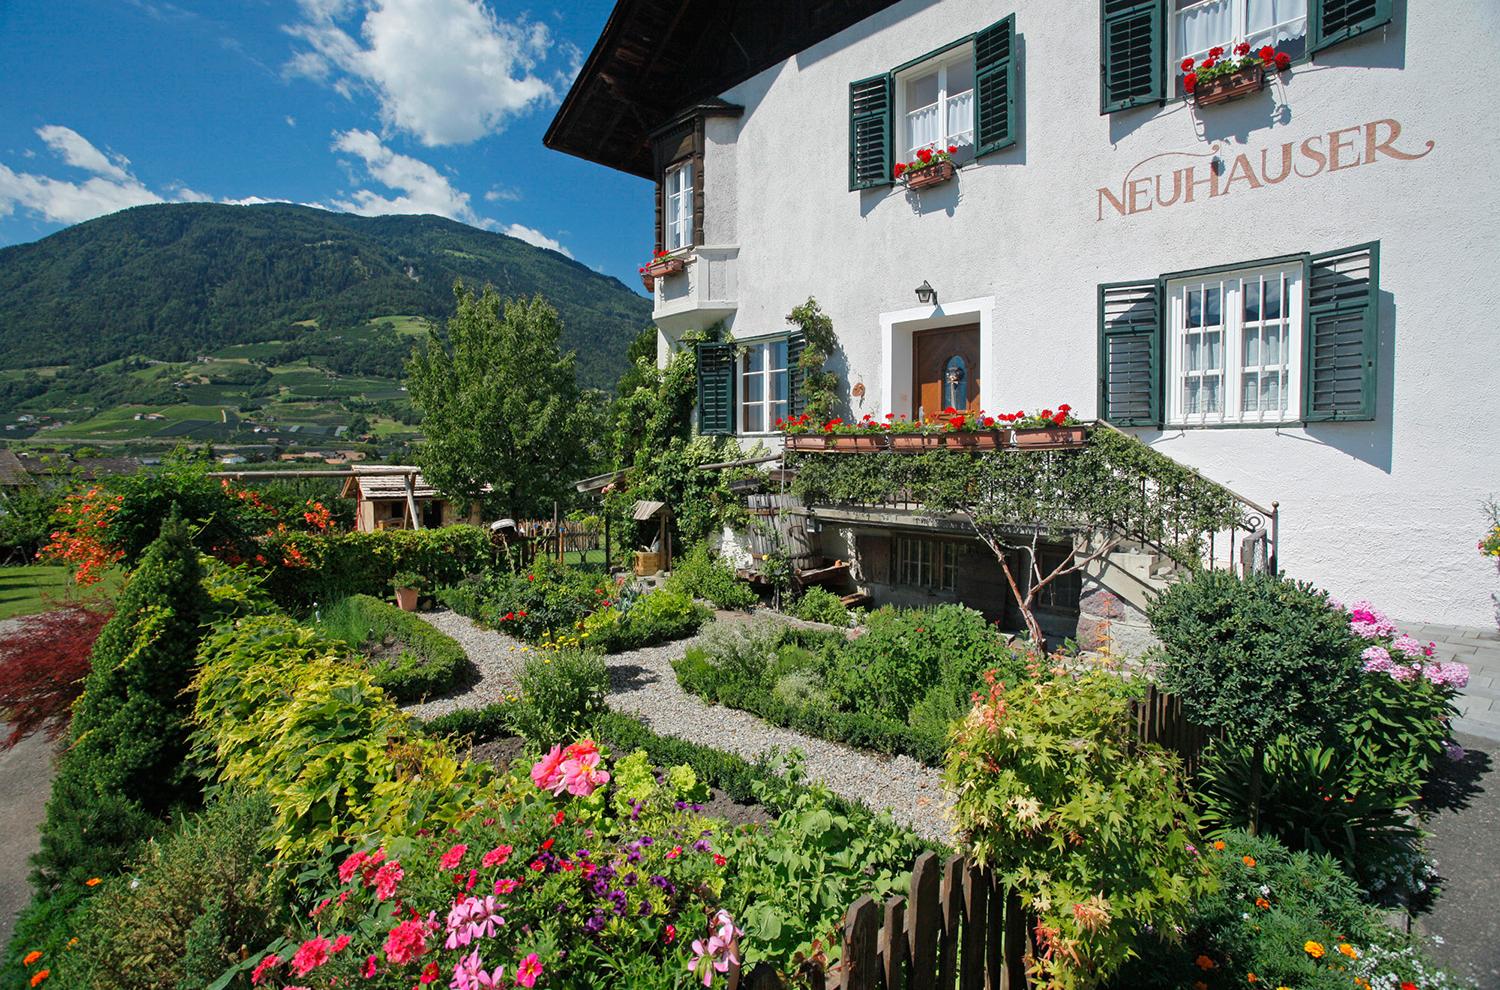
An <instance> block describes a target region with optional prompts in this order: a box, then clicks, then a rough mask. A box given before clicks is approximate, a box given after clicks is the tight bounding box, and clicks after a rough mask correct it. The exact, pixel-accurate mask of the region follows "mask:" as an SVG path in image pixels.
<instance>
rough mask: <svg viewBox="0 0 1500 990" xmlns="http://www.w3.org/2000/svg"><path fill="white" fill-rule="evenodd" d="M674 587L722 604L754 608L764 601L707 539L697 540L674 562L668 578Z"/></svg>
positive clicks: (676, 589)
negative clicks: (719, 555)
mask: <svg viewBox="0 0 1500 990" xmlns="http://www.w3.org/2000/svg"><path fill="white" fill-rule="evenodd" d="M666 586H667V587H668V588H670V589H672V590H673V591H678V592H681V593H682V594H685V595H690V596H692V597H693V598H702V599H704V600H706V601H710V602H713V603H714V605H715V606H716V607H718V608H730V609H743V608H752V607H754V606H755V604H756V603H757V602H759V601H760V596H759V595H757V594H756V593H755V589H754V588H752V587H750V585H748V584H747V583H745V582H744V581H741V580H740V579H739V578H738V577H736V576H735V573H734V569H733V568H731V567H730V566H729V565H728V564H725V563H724V562H723V561H721V560H719V559H717V558H716V557H715V556H714V555H713V551H711V550H710V549H709V546H708V544H707V543H706V542H703V543H696V544H694V545H693V547H692V549H690V550H689V551H688V552H687V553H685V554H683V555H682V556H680V557H678V558H677V559H676V560H674V561H673V562H672V573H671V576H669V577H668V578H667V585H666Z"/></svg>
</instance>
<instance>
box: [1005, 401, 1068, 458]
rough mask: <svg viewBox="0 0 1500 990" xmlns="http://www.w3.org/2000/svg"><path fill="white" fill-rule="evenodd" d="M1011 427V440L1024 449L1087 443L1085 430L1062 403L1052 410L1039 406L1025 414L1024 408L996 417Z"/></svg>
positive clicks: (1054, 447)
mask: <svg viewBox="0 0 1500 990" xmlns="http://www.w3.org/2000/svg"><path fill="white" fill-rule="evenodd" d="M999 419H1000V420H1001V421H1003V422H1007V423H1010V424H1011V426H1012V430H1011V438H1012V442H1013V443H1014V444H1015V445H1016V446H1017V447H1021V448H1024V449H1027V450H1048V449H1056V448H1062V447H1082V446H1083V445H1084V444H1085V443H1086V442H1088V431H1087V429H1086V428H1085V427H1084V426H1083V424H1082V423H1080V422H1078V420H1077V419H1075V418H1073V407H1072V406H1070V405H1068V404H1067V403H1066V402H1064V403H1063V404H1062V405H1060V406H1058V407H1057V409H1056V411H1053V410H1051V409H1043V410H1042V411H1041V412H1039V413H1030V414H1028V413H1027V412H1026V411H1025V410H1020V411H1018V412H1014V413H1009V414H1007V415H1004V416H1000V417H999Z"/></svg>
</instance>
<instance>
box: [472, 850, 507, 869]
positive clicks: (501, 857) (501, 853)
mask: <svg viewBox="0 0 1500 990" xmlns="http://www.w3.org/2000/svg"><path fill="white" fill-rule="evenodd" d="M510 854H511V848H510V846H496V847H495V848H493V849H491V850H490V851H489V852H487V853H485V854H484V858H483V859H481V860H480V861H479V862H480V864H481V865H483V866H485V867H491V866H504V865H505V861H506V860H508V859H510Z"/></svg>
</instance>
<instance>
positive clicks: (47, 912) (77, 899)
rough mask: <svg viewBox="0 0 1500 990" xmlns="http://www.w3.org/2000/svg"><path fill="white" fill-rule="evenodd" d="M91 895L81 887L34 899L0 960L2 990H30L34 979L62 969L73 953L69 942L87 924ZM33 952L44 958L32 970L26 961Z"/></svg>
mask: <svg viewBox="0 0 1500 990" xmlns="http://www.w3.org/2000/svg"><path fill="white" fill-rule="evenodd" d="M87 891H88V888H87V887H84V886H83V885H82V884H79V885H77V886H71V887H63V888H61V889H59V890H57V891H55V892H52V893H50V894H37V895H35V896H33V897H32V899H31V902H30V903H29V904H27V905H26V907H25V908H24V909H23V910H22V911H21V913H20V915H19V916H17V918H16V927H15V931H14V932H13V933H12V934H11V937H10V944H9V945H7V946H6V948H5V954H4V957H3V958H0V990H28V984H29V982H30V978H31V977H32V975H34V974H35V973H37V972H40V971H41V970H44V969H45V970H48V971H49V972H50V971H52V970H54V969H56V968H57V967H58V966H60V965H62V963H63V960H64V959H65V958H66V957H67V955H68V954H69V953H70V952H71V951H72V950H71V949H70V948H69V947H68V941H69V940H70V939H72V938H73V937H74V936H75V935H77V934H78V930H79V926H80V925H81V924H82V922H83V916H84V910H85V908H86V906H87V899H86V892H87ZM33 952H36V953H40V956H39V957H38V958H37V960H36V962H35V963H33V964H32V965H30V966H28V965H27V964H25V963H23V962H22V960H23V959H25V958H26V957H27V956H29V955H30V954H31V953H33ZM49 978H50V977H49Z"/></svg>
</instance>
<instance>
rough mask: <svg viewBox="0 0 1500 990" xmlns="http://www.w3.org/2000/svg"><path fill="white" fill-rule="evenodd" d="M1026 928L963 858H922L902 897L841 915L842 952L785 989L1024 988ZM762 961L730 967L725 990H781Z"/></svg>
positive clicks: (984, 875)
mask: <svg viewBox="0 0 1500 990" xmlns="http://www.w3.org/2000/svg"><path fill="white" fill-rule="evenodd" d="M1031 929H1032V925H1031V922H1030V920H1029V918H1028V917H1027V915H1026V913H1025V912H1024V911H1023V910H1022V908H1021V902H1020V898H1019V897H1018V896H1017V895H1016V894H1015V893H1013V892H1010V891H1008V890H1006V889H1004V888H1003V887H1002V886H1001V885H1000V884H998V883H997V881H996V877H995V875H994V873H993V872H991V871H990V870H987V869H985V868H983V867H981V866H979V865H978V864H976V863H975V862H973V861H972V860H970V859H967V858H965V857H962V856H949V857H948V858H947V859H939V857H938V856H937V854H936V853H931V852H927V853H923V854H922V855H921V856H919V857H917V861H916V863H915V864H913V866H912V871H911V887H910V890H909V891H908V893H907V894H906V896H904V897H902V896H893V897H891V898H889V899H887V900H886V901H885V902H884V903H880V902H877V901H876V900H875V899H874V898H872V897H870V896H868V895H866V896H864V897H861V898H860V899H859V900H857V901H855V902H854V903H853V904H852V905H851V906H850V908H849V911H848V913H847V914H846V915H845V918H844V931H843V954H842V956H841V957H840V960H839V962H838V963H836V964H835V965H834V966H832V967H831V968H830V969H828V970H826V971H825V970H824V969H823V968H822V967H821V966H819V965H818V964H816V963H809V964H806V965H804V966H803V968H802V970H801V971H800V972H799V973H798V974H797V977H796V979H795V980H794V981H793V983H792V984H791V985H793V986H797V987H803V986H806V987H810V988H811V990H877V988H883V990H937V988H940V987H941V988H942V990H1024V988H1027V987H1030V986H1031V982H1030V980H1029V978H1028V977H1027V975H1026V969H1027V964H1028V953H1029V951H1030V949H1031ZM787 986H788V984H786V983H784V982H783V981H782V977H781V976H780V975H779V974H778V973H777V972H776V971H775V970H774V969H772V968H771V967H770V966H769V965H767V964H766V963H761V964H760V965H758V966H756V967H755V968H754V969H752V970H751V971H750V972H749V973H747V974H740V973H739V972H738V971H737V970H735V969H731V971H730V980H729V990H785V988H786V987H787Z"/></svg>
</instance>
